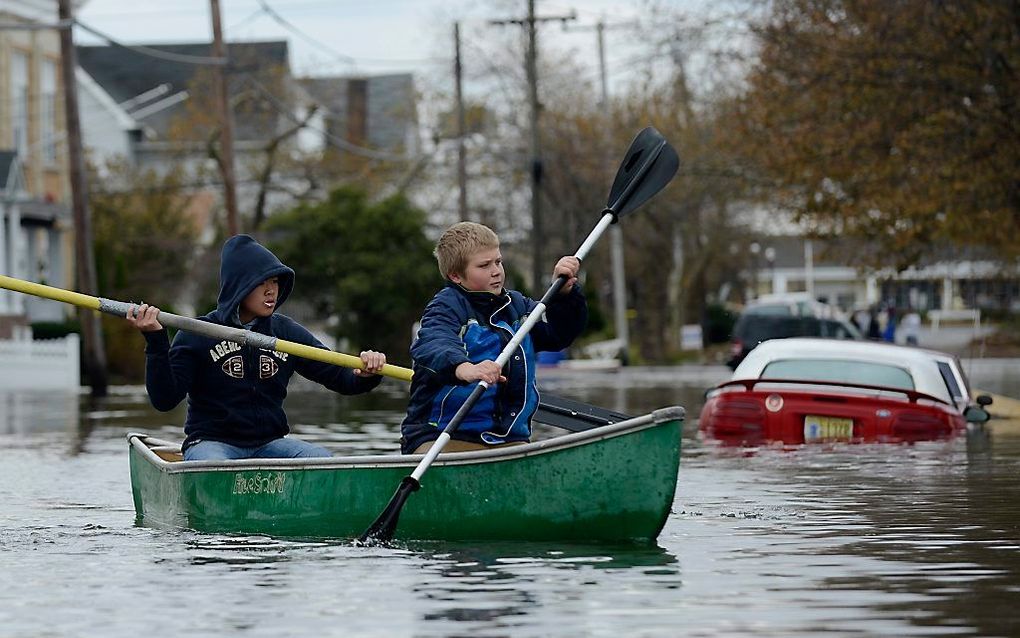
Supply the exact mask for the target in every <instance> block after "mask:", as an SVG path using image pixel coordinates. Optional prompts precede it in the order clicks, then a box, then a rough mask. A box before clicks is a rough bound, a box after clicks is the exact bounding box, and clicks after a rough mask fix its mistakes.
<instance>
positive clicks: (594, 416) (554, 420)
mask: <svg viewBox="0 0 1020 638" xmlns="http://www.w3.org/2000/svg"><path fill="white" fill-rule="evenodd" d="M630 418H632V417H630V416H628V415H626V414H622V413H620V412H613V411H612V410H607V409H605V408H600V407H598V406H594V405H590V404H588V403H582V402H581V401H575V400H573V399H567V398H565V397H560V396H555V395H552V394H549V393H548V392H543V393H542V402H541V403H539V404H538V410H536V411H535V416H534V420H535V421H537V422H538V423H545V424H546V425H552V426H554V427H558V428H562V429H564V430H568V431H570V432H584V431H585V430H591V429H593V428H597V427H601V426H603V425H609V424H611V423H619V422H620V421H626V420H627V419H630Z"/></svg>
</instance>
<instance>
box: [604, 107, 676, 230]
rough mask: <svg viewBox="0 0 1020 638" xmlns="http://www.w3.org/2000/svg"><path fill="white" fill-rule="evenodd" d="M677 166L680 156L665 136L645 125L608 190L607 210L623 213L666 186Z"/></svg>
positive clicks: (674, 173) (631, 209)
mask: <svg viewBox="0 0 1020 638" xmlns="http://www.w3.org/2000/svg"><path fill="white" fill-rule="evenodd" d="M678 168H680V157H679V156H678V155H677V153H676V150H675V149H674V148H673V147H672V146H670V145H669V142H667V141H666V138H664V137H663V136H662V133H659V132H658V131H657V130H655V129H654V128H653V127H651V126H649V127H648V128H646V129H644V130H643V131H641V132H640V133H638V135H637V137H635V138H634V141H633V142H631V144H630V148H628V149H627V154H626V155H625V156H624V158H623V163H621V164H620V169H619V170H618V171H617V172H616V179H615V180H613V187H612V188H611V189H609V199H608V203H607V210H609V211H612V212H613V213H616V216H617V217H619V216H621V215H626V214H627V213H629V212H631V211H633V210H634V209H636V208H638V207H639V206H641V205H642V204H644V203H645V202H647V201H648V200H649V199H651V198H652V196H653V195H655V194H656V193H658V192H659V191H660V190H662V189H663V188H665V187H666V184H669V182H670V181H671V180H672V179H673V176H674V175H676V171H677V169H678Z"/></svg>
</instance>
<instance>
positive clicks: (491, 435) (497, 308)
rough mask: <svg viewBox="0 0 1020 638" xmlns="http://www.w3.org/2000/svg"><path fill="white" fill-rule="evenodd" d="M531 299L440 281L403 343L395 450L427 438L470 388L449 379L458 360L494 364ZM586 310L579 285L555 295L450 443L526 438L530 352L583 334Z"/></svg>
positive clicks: (533, 390) (407, 449)
mask: <svg viewBox="0 0 1020 638" xmlns="http://www.w3.org/2000/svg"><path fill="white" fill-rule="evenodd" d="M536 305H537V302H536V301H534V300H533V299H529V298H527V297H525V296H524V295H522V294H521V293H519V292H517V291H514V290H510V291H506V290H504V291H503V293H502V294H500V295H494V294H492V293H490V292H486V291H482V292H471V291H468V290H465V289H464V288H462V287H461V286H458V285H456V284H453V283H448V284H447V286H446V287H445V288H443V289H442V290H440V291H439V292H438V293H437V294H436V295H435V297H433V298H432V301H430V302H429V304H428V305H427V306H426V308H425V312H424V314H423V315H422V318H421V328H420V329H419V331H418V335H417V337H416V338H415V341H414V343H413V344H411V358H412V359H413V361H414V365H413V367H414V377H413V379H412V381H411V398H410V401H409V402H408V406H407V415H406V417H405V418H404V421H403V423H402V424H401V427H400V432H401V438H400V448H401V451H402V452H403V453H404V454H410V453H412V452H414V450H415V449H417V448H418V446H420V445H421V444H422V443H425V442H427V441H432V440H435V439H437V438H438V437H439V435H440V433H442V431H443V429H444V428H445V427H446V426H447V424H449V422H450V420H451V419H452V418H453V415H454V414H455V413H456V412H457V409H458V408H459V407H460V406H461V405H462V404H463V403H464V401H465V400H466V399H467V397H468V395H470V394H471V392H472V391H473V390H474V387H475V385H476V383H464V382H463V381H460V380H459V379H457V377H456V373H455V371H456V369H457V366H459V365H460V364H462V363H464V362H471V363H479V362H481V361H485V360H486V359H489V360H495V359H496V357H498V356H499V353H500V352H501V351H502V350H503V348H504V347H505V346H506V344H507V343H509V341H510V339H511V338H512V337H513V335H514V334H516V332H517V330H518V328H520V326H521V324H522V323H524V321H525V320H526V319H527V317H528V315H529V314H530V313H531V311H532V309H534V308H535V306H536ZM587 320H588V307H587V303H586V302H585V299H584V295H583V294H582V293H581V290H580V286H578V285H575V286H574V287H573V289H572V290H571V291H570V292H569V293H566V294H559V295H556V296H555V297H554V298H553V299H552V300H551V301H550V302H549V305H548V307H547V308H546V313H545V319H544V320H543V321H539V322H538V323H536V324H535V326H534V327H533V328H532V329H531V332H530V333H529V334H528V335H527V336H526V337H525V338H524V339H523V340H522V342H521V344H520V346H519V347H518V348H517V351H516V352H514V354H513V355H512V356H511V357H510V359H509V361H508V362H507V364H506V367H504V369H503V375H504V376H505V377H506V378H507V380H506V382H505V383H497V384H495V385H493V386H491V387H489V388H488V389H487V390H486V391H485V392H484V393H483V394H482V396H481V397H480V398H479V399H478V401H477V403H475V405H474V407H473V408H472V410H471V411H470V412H469V413H468V415H467V416H466V417H465V418H464V420H463V421H462V422H461V425H460V426H459V428H458V429H457V431H456V432H454V433H453V435H452V438H454V439H458V440H462V441H471V442H475V443H487V444H490V445H498V444H501V443H508V442H514V441H527V440H529V439H530V438H531V417H532V415H534V413H535V410H536V408H537V407H538V400H539V396H538V389H537V387H536V383H535V365H536V360H535V352H536V351H541V350H562V349H563V348H566V347H567V346H569V345H570V344H571V343H572V342H573V340H574V339H575V338H577V336H578V335H579V334H580V333H581V331H582V330H583V329H584V327H585V324H586V323H587Z"/></svg>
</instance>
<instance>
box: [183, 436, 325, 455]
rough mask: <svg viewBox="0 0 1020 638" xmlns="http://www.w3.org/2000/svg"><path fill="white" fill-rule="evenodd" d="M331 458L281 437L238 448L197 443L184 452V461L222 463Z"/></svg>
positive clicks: (321, 450) (313, 447)
mask: <svg viewBox="0 0 1020 638" xmlns="http://www.w3.org/2000/svg"><path fill="white" fill-rule="evenodd" d="M322 456H332V454H330V453H329V450H327V449H326V448H323V447H319V446H318V445H315V444H314V443H308V442H307V441H302V440H300V439H291V438H287V437H281V438H279V439H273V440H272V441H270V442H269V443H266V444H265V445H259V446H256V447H240V446H237V445H230V444H229V443H223V442H221V441H199V442H197V443H195V444H194V445H190V446H188V449H186V450H184V460H185V461H222V460H226V459H276V458H282V459H296V458H311V457H322Z"/></svg>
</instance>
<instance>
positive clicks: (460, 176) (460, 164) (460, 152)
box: [453, 22, 468, 220]
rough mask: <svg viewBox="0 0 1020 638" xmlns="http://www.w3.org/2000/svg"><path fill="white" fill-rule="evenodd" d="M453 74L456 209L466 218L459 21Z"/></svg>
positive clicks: (465, 164)
mask: <svg viewBox="0 0 1020 638" xmlns="http://www.w3.org/2000/svg"><path fill="white" fill-rule="evenodd" d="M453 51H454V57H453V75H454V78H455V79H456V86H457V187H458V188H459V196H458V198H457V209H458V211H459V213H460V219H462V220H464V219H467V218H468V205H467V156H466V153H467V151H466V149H465V148H464V135H466V134H467V130H466V129H467V125H466V122H465V121H464V91H463V81H462V80H463V72H462V69H461V64H460V22H454V23H453Z"/></svg>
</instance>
